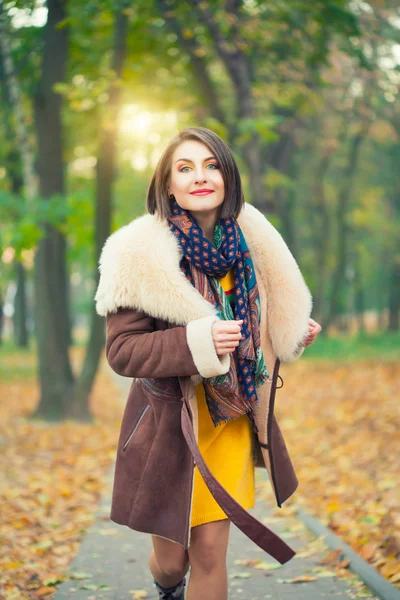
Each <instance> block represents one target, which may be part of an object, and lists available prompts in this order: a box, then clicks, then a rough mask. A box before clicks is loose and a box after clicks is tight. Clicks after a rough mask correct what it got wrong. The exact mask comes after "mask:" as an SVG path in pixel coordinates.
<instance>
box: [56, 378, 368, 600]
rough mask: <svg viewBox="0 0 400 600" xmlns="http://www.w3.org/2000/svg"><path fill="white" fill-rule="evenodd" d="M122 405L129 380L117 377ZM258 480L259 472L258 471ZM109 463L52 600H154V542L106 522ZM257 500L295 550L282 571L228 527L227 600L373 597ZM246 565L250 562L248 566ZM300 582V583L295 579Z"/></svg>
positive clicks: (289, 518)
mask: <svg viewBox="0 0 400 600" xmlns="http://www.w3.org/2000/svg"><path fill="white" fill-rule="evenodd" d="M117 381H118V384H119V386H120V388H121V390H122V392H123V396H122V397H123V401H125V397H126V393H127V390H128V388H129V385H130V382H131V380H130V379H124V378H118V380H117ZM257 471H258V479H259V478H260V477H261V478H264V477H265V475H264V470H258V469H257ZM113 472H114V466H113V467H112V469H111V470H110V472H109V474H108V477H107V482H106V487H105V492H104V495H103V498H102V501H101V503H100V504H99V506H98V509H97V513H96V516H95V522H94V524H93V525H92V527H91V528H90V529H89V530H88V532H87V534H86V536H85V538H84V540H83V542H82V544H81V547H80V550H79V552H78V554H77V556H76V557H75V560H74V561H73V563H72V565H71V567H70V569H69V573H71V574H72V578H71V579H69V580H66V581H64V582H63V583H62V584H61V586H60V587H59V588H58V591H57V593H56V595H55V597H54V600H61V599H65V598H68V600H103V599H104V600H106V599H107V600H132V599H133V600H134V599H135V598H136V599H137V600H141V599H144V598H147V599H149V600H150V599H154V600H156V598H157V595H156V593H155V589H154V585H153V581H152V577H151V575H150V572H149V570H148V567H147V559H148V556H149V553H150V551H151V538H150V536H149V535H147V534H143V533H139V532H136V531H133V530H131V529H129V528H128V527H124V526H120V525H117V524H115V523H113V522H112V521H111V520H110V519H109V512H110V501H111V493H112V481H113ZM282 512H283V515H279V509H278V511H277V510H275V508H273V507H269V506H268V505H267V504H266V502H265V500H262V499H259V500H257V503H256V507H255V508H254V509H253V510H252V511H251V513H252V514H253V515H254V516H255V517H256V518H258V519H259V520H260V521H262V522H264V523H265V524H266V525H267V526H268V527H270V528H271V529H272V530H274V531H275V532H276V533H278V534H279V535H281V536H282V537H283V538H284V539H285V540H286V541H287V543H288V544H289V545H291V546H292V547H293V548H294V550H295V551H296V552H297V554H296V556H295V557H294V558H293V559H292V560H290V561H289V562H288V563H286V564H285V565H283V566H280V565H279V563H277V562H276V561H275V560H274V559H273V558H271V557H270V556H269V555H267V554H266V553H265V552H263V551H262V550H261V549H259V548H258V547H257V546H256V545H255V544H254V543H253V542H251V541H250V540H249V539H248V538H247V537H246V536H245V535H244V534H242V532H241V531H239V530H238V529H237V528H236V527H235V526H233V525H232V527H231V533H230V542H229V549H228V561H227V562H228V577H229V600H239V599H241V600H264V599H267V598H270V599H271V600H272V599H273V600H317V599H326V598H334V599H348V598H352V599H355V598H375V597H374V595H373V594H372V593H371V592H370V591H369V590H367V589H366V588H365V587H364V586H363V585H362V583H361V582H360V580H359V579H358V577H356V576H355V575H351V576H346V577H338V576H337V575H336V574H335V572H334V571H332V570H330V568H329V565H324V564H323V561H324V559H325V558H326V556H327V554H328V552H329V549H328V548H327V547H326V546H325V545H324V542H323V539H322V538H315V537H314V536H313V535H312V534H311V533H310V532H309V531H308V530H306V528H305V527H304V525H303V523H302V522H301V521H300V520H299V519H297V517H296V516H294V515H287V514H286V513H287V511H282ZM246 563H247V564H246ZM321 563H322V564H321ZM296 578H303V580H304V581H303V582H292V581H291V580H293V579H296ZM204 600H207V598H206V595H205V597H204Z"/></svg>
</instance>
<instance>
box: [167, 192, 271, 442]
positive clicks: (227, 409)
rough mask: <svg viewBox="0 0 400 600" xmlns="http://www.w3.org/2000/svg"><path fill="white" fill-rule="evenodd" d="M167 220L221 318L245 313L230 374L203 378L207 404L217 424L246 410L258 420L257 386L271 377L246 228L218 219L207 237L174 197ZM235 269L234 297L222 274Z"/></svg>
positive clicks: (184, 265) (188, 270) (189, 273)
mask: <svg viewBox="0 0 400 600" xmlns="http://www.w3.org/2000/svg"><path fill="white" fill-rule="evenodd" d="M171 213H172V214H171V216H170V217H169V218H168V225H169V227H170V229H171V231H172V233H173V234H174V235H175V236H176V238H177V240H178V242H179V245H180V247H181V249H182V252H183V256H182V258H181V261H180V267H181V269H182V271H183V273H184V274H185V275H186V277H187V278H188V280H189V281H190V282H191V284H192V285H193V286H194V287H195V288H196V289H197V290H198V291H199V292H200V294H201V295H202V296H203V297H204V298H205V299H206V300H208V302H210V303H211V304H213V305H214V306H215V307H216V309H217V311H218V315H219V318H220V319H223V320H235V319H236V320H240V319H243V325H242V334H243V336H244V339H242V340H240V341H239V345H238V346H237V347H236V348H235V350H234V352H232V353H231V354H230V368H229V371H228V373H226V374H225V375H218V376H217V377H210V378H204V379H203V385H204V390H205V396H206V401H207V406H208V410H209V412H210V416H211V419H212V421H213V423H214V425H219V424H220V423H223V422H226V421H231V420H232V419H236V418H237V417H240V416H241V415H243V414H247V415H248V417H249V419H250V420H251V422H252V423H253V427H254V430H255V431H256V432H257V428H256V425H255V421H254V409H255V406H256V405H257V403H258V397H257V391H256V388H257V387H259V386H260V385H262V384H263V383H265V382H266V381H267V379H268V377H269V375H268V371H267V368H266V365H265V361H264V357H263V353H262V349H261V343H260V319H261V312H260V310H261V306H260V297H259V293H258V286H257V280H256V274H255V270H254V265H253V261H252V259H251V256H250V252H249V249H248V247H247V244H246V240H245V238H244V235H243V232H242V230H241V229H240V226H239V224H238V222H237V221H236V219H234V218H228V219H219V220H218V222H217V224H216V226H215V231H214V244H211V242H210V241H209V240H208V239H207V238H206V237H205V235H204V233H203V231H202V229H201V227H200V226H199V225H198V223H197V221H196V219H195V218H194V216H193V215H192V214H191V213H190V212H189V211H187V210H185V209H183V208H181V207H180V206H179V205H178V203H177V202H176V200H175V199H173V200H172V201H171ZM232 268H233V269H234V281H235V289H234V303H233V305H232V306H231V304H230V303H229V301H228V298H227V297H226V295H225V293H224V290H223V288H222V286H221V284H220V283H219V281H218V278H221V277H224V276H225V275H226V274H227V273H228V272H229V271H230V269H232Z"/></svg>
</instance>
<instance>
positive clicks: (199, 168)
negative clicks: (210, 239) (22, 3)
mask: <svg viewBox="0 0 400 600" xmlns="http://www.w3.org/2000/svg"><path fill="white" fill-rule="evenodd" d="M200 190H205V191H204V192H200ZM196 192H197V193H196ZM168 193H169V194H173V195H174V196H175V198H176V201H177V203H178V204H179V206H180V207H181V208H184V209H186V210H189V211H190V212H191V213H193V214H194V215H196V212H197V213H210V214H211V213H213V212H216V211H217V209H219V207H220V206H221V205H222V204H223V202H224V197H225V190H224V180H223V178H222V175H221V171H220V168H219V164H218V161H217V159H216V157H215V156H213V153H212V151H211V150H210V149H209V148H208V147H207V146H205V145H204V144H202V143H201V142H197V141H196V140H186V141H185V142H182V143H181V144H180V145H179V146H178V147H177V148H176V149H175V152H174V154H173V156H172V161H171V177H170V183H169V186H168Z"/></svg>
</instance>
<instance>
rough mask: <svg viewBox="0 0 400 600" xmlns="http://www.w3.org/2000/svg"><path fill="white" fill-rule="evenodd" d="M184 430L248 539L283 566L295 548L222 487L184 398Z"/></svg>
mask: <svg viewBox="0 0 400 600" xmlns="http://www.w3.org/2000/svg"><path fill="white" fill-rule="evenodd" d="M181 424H182V432H183V435H184V436H185V440H186V443H187V445H188V446H189V449H190V451H191V453H192V456H193V459H194V462H195V463H196V465H197V467H198V469H199V471H200V473H201V475H202V477H203V479H204V481H205V483H206V484H207V487H208V489H209V490H210V492H211V494H212V495H213V496H214V498H215V500H216V502H218V504H219V505H220V507H221V508H222V510H223V511H224V512H225V514H226V515H227V516H228V518H229V519H230V520H231V521H232V523H233V524H234V525H236V527H238V528H239V529H240V530H241V531H243V533H244V534H245V535H247V537H248V538H250V539H251V540H252V541H253V542H254V543H255V544H257V546H259V547H260V548H262V550H265V552H267V553H268V554H270V555H271V556H272V557H273V558H275V559H276V560H277V561H278V562H280V563H281V565H283V564H284V563H286V562H288V561H289V560H290V559H291V558H293V556H294V555H295V554H296V553H295V551H294V550H293V549H292V548H291V547H290V546H288V545H287V544H286V542H284V541H283V540H282V539H281V538H280V537H279V536H278V535H276V533H274V532H273V531H271V530H270V529H268V527H265V525H263V524H262V523H260V521H258V520H257V519H255V518H254V517H253V516H252V515H250V514H249V513H248V512H247V510H245V509H244V508H243V507H242V506H240V504H238V502H236V500H234V499H233V498H232V496H231V495H230V494H228V492H227V491H226V490H225V488H223V487H222V485H221V484H220V483H219V482H218V481H217V480H216V479H215V477H214V475H213V474H212V473H211V471H210V470H209V468H208V467H207V465H206V463H205V462H204V460H203V457H202V456H201V454H200V450H199V447H198V445H197V441H196V437H195V434H194V430H193V425H192V420H191V418H190V409H189V407H188V404H187V402H186V401H185V400H184V401H183V406H182V413H181Z"/></svg>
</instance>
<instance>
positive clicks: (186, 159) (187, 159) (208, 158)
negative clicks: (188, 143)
mask: <svg viewBox="0 0 400 600" xmlns="http://www.w3.org/2000/svg"><path fill="white" fill-rule="evenodd" d="M211 158H215V156H208V157H207V158H205V159H204V160H203V162H206V160H210V159H211ZM180 160H184V161H185V162H190V163H193V161H192V160H190V158H178V160H177V161H175V162H179V161H180Z"/></svg>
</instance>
